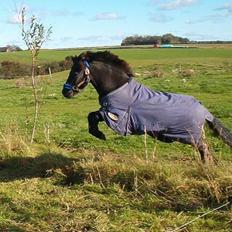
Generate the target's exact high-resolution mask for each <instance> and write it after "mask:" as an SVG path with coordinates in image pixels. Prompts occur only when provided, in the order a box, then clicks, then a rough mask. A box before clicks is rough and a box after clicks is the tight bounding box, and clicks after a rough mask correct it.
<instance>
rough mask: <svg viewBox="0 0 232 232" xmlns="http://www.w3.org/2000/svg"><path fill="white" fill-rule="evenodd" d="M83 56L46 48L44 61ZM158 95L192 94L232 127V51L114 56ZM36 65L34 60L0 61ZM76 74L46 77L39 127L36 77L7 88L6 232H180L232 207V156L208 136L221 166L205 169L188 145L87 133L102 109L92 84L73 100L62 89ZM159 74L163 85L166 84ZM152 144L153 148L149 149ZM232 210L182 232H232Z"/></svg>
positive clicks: (0, 166) (1, 86)
mask: <svg viewBox="0 0 232 232" xmlns="http://www.w3.org/2000/svg"><path fill="white" fill-rule="evenodd" d="M82 51H83V50H78V49H77V50H49V51H48V50H43V51H41V53H40V63H41V64H43V63H46V62H52V61H60V60H63V59H64V58H65V57H66V56H68V55H75V54H76V55H78V54H79V53H80V52H82ZM112 52H113V53H115V54H117V55H119V56H120V57H121V58H123V59H125V60H126V61H128V62H129V63H130V64H131V66H132V67H133V68H134V71H135V73H136V76H137V77H136V78H137V80H138V81H140V82H141V83H143V84H145V85H146V86H149V87H151V88H152V89H154V90H162V91H169V92H176V93H183V94H188V95H193V96H195V97H196V98H198V99H199V100H200V101H201V102H202V103H203V104H204V105H205V106H206V107H207V108H208V109H209V110H210V111H211V112H212V113H213V114H214V115H215V116H216V117H218V118H219V119H220V120H221V121H222V122H223V123H224V124H225V125H226V126H227V127H228V128H230V129H232V100H231V97H232V48H189V49H146V48H143V49H135V48H134V49H133V48H130V49H112ZM2 60H15V61H20V62H24V63H29V62H30V54H29V53H28V52H25V51H23V52H17V53H0V61H2ZM67 75H68V71H65V72H61V73H54V74H53V75H52V77H49V76H41V77H40V79H39V80H40V81H39V84H40V99H41V104H40V118H39V125H38V129H37V135H36V141H35V143H34V144H33V145H30V144H29V137H30V133H31V127H32V120H33V117H32V116H33V96H32V90H31V87H30V79H28V78H23V77H22V78H20V79H14V80H0V90H1V94H0V109H1V110H0V117H1V120H0V155H1V156H0V181H1V184H0V202H1V204H0V231H28V232H29V231H82V232H84V231H99V232H101V231H136V232H137V231H173V230H174V229H175V228H178V227H179V226H181V225H183V224H184V223H186V222H188V221H191V220H192V219H194V218H196V217H197V216H199V215H201V214H203V213H205V212H207V211H210V210H212V209H213V208H215V207H217V206H220V205H222V204H224V203H226V202H227V201H228V197H229V196H231V195H232V163H231V161H232V152H231V149H230V148H229V147H228V146H226V145H225V144H224V143H223V142H222V141H221V140H219V139H218V138H216V137H215V136H214V135H212V134H211V133H210V131H208V129H206V133H207V141H208V143H209V144H210V147H211V149H212V153H213V155H214V156H215V157H216V158H217V159H218V165H217V166H214V167H210V166H209V167H206V166H204V165H202V164H201V163H200V162H199V157H198V154H197V153H196V152H195V151H194V150H193V149H192V148H191V147H189V146H187V145H183V144H178V143H173V144H165V143H161V142H158V141H154V140H153V139H151V138H145V137H144V136H130V137H121V136H118V135H116V134H115V133H114V132H113V131H111V130H110V129H109V128H107V127H106V126H105V125H104V123H102V124H101V125H100V128H101V130H102V131H104V133H105V134H106V136H107V140H106V141H99V140H97V139H95V138H94V137H92V136H91V135H89V134H88V128H87V115H88V113H89V112H91V111H95V110H97V109H98V108H99V105H98V99H97V94H96V93H95V91H94V89H93V88H92V87H91V86H88V87H87V88H86V89H85V90H84V92H83V93H82V94H81V95H79V96H77V97H75V98H74V99H69V100H67V99H64V98H63V97H62V95H61V89H62V86H63V83H64V81H65V80H66V79H67ZM157 76H160V77H157ZM145 141H146V142H145ZM231 228H232V210H231V208H230V207H229V206H227V207H224V208H222V209H221V210H218V211H215V212H213V213H210V214H209V215H207V216H205V217H203V218H200V219H198V220H196V221H195V222H194V223H191V224H190V225H189V226H187V227H186V228H183V229H181V230H179V231H186V232H187V231H194V232H195V231H196V232H197V231H206V232H207V231H221V232H222V231H224V232H227V231H232V229H231Z"/></svg>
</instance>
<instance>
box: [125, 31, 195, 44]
mask: <svg viewBox="0 0 232 232" xmlns="http://www.w3.org/2000/svg"><path fill="white" fill-rule="evenodd" d="M190 42H191V41H190V40H189V39H188V38H182V37H179V36H174V35H172V34H170V33H168V34H164V35H162V36H157V35H154V36H151V35H146V36H139V35H134V36H129V37H126V38H125V39H124V40H123V41H122V43H121V46H127V45H151V44H188V43H190Z"/></svg>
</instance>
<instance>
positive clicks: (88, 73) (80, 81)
mask: <svg viewBox="0 0 232 232" xmlns="http://www.w3.org/2000/svg"><path fill="white" fill-rule="evenodd" d="M72 60H73V66H72V68H71V71H70V73H69V76H68V79H67V81H66V83H65V84H64V87H63V91H62V93H63V95H64V96H65V97H67V98H71V97H73V96H74V95H75V94H77V93H79V92H80V91H81V90H83V89H84V88H85V87H86V86H87V84H88V83H89V82H90V81H91V83H92V84H93V86H94V88H95V89H96V90H97V92H98V94H99V96H104V95H106V94H108V93H109V92H111V91H113V90H115V89H117V88H119V87H120V86H121V85H123V84H125V83H126V82H127V81H128V79H130V77H132V76H133V71H132V69H131V67H130V66H129V64H128V63H127V62H125V61H124V60H121V59H120V58H119V57H118V56H116V55H114V54H112V53H110V52H108V51H103V52H102V51H99V52H91V51H87V52H84V53H82V54H80V55H79V56H75V57H72ZM90 69H91V70H90Z"/></svg>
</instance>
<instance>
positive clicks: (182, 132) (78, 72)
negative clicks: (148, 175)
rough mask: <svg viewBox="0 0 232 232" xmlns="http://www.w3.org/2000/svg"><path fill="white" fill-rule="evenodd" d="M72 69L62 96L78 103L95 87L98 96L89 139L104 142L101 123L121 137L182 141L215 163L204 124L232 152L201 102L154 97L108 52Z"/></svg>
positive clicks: (89, 55) (88, 56) (83, 58)
mask: <svg viewBox="0 0 232 232" xmlns="http://www.w3.org/2000/svg"><path fill="white" fill-rule="evenodd" d="M72 60H73V66H72V68H71V71H70V73H69V77H68V79H67V82H66V83H65V84H64V87H63V91H62V93H63V95H64V96H65V97H67V98H71V97H73V96H74V95H75V94H77V93H79V92H81V90H83V89H84V88H85V87H86V86H87V85H88V83H89V82H90V83H91V84H92V85H93V86H94V88H95V89H96V91H97V92H98V94H99V102H100V105H101V108H100V110H99V111H96V112H91V113H90V114H89V115H88V123H89V133H90V134H92V135H93V136H95V137H97V138H99V139H103V140H105V139H106V138H105V135H104V134H103V133H102V132H101V131H99V129H98V123H99V122H101V121H105V122H106V124H107V125H108V126H109V127H110V128H111V129H113V130H114V131H116V132H117V133H118V134H121V135H125V136H126V135H128V134H144V133H147V134H148V135H150V136H152V137H156V138H157V139H159V140H161V141H163V142H167V143H170V142H174V141H179V142H182V143H185V144H191V145H192V146H194V147H195V148H197V149H198V151H199V152H200V155H201V159H202V160H203V161H206V160H210V159H212V156H211V154H210V152H209V149H208V146H207V144H206V142H205V141H204V130H203V127H204V124H205V122H207V123H208V125H209V127H210V128H211V129H213V130H214V132H216V133H217V134H218V135H219V136H220V137H221V138H222V139H223V141H224V142H225V143H227V144H228V145H229V146H230V147H232V134H231V132H230V131H229V130H228V129H227V128H225V127H224V126H223V125H222V123H221V122H220V121H219V120H218V119H217V118H215V117H214V116H213V115H212V114H211V113H210V112H209V111H208V110H207V109H206V108H205V107H204V106H203V105H202V104H201V103H200V102H199V101H197V100H196V99H195V98H193V97H191V96H187V95H179V94H172V93H165V92H159V91H152V90H150V89H149V88H146V87H145V86H143V85H141V84H139V83H138V82H137V81H135V80H134V79H133V76H134V74H133V71H132V69H131V67H130V66H129V64H128V63H127V62H125V61H124V60H121V59H120V58H119V57H118V56H116V55H114V54H112V53H110V52H108V51H104V52H84V53H82V54H80V55H79V56H75V57H73V58H72Z"/></svg>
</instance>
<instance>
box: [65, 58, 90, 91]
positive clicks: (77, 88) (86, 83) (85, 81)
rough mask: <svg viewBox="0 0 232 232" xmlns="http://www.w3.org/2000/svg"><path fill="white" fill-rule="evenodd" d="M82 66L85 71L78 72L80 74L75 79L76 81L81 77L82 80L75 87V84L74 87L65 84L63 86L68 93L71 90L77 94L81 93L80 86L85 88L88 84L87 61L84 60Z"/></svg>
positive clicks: (88, 66) (88, 65)
mask: <svg viewBox="0 0 232 232" xmlns="http://www.w3.org/2000/svg"><path fill="white" fill-rule="evenodd" d="M83 64H84V66H85V69H84V70H81V71H80V73H79V74H78V75H77V77H76V80H78V79H79V77H81V76H82V75H83V76H84V79H83V80H82V81H81V82H80V83H78V84H77V85H76V83H75V84H74V85H72V84H69V83H66V84H64V89H66V90H68V91H70V90H72V91H73V92H76V93H79V92H81V90H83V88H81V86H84V87H85V86H87V85H88V83H89V82H90V71H89V68H90V64H89V62H88V61H87V60H84V61H83Z"/></svg>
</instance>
